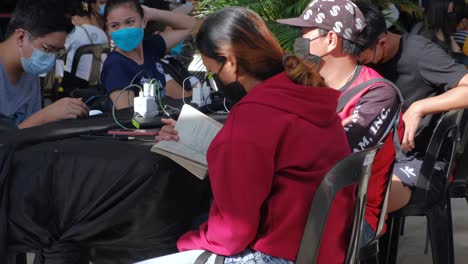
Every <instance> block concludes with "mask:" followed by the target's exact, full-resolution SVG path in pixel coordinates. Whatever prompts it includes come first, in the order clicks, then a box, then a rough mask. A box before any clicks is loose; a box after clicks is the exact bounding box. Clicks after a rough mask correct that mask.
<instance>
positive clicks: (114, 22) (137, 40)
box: [101, 0, 195, 109]
mask: <svg viewBox="0 0 468 264" xmlns="http://www.w3.org/2000/svg"><path fill="white" fill-rule="evenodd" d="M105 17H106V21H107V26H108V31H109V32H110V35H111V38H112V40H113V41H114V43H115V45H116V49H115V50H114V51H112V52H111V53H110V54H109V56H108V58H107V59H106V61H105V62H104V66H103V69H102V74H101V81H102V83H103V86H104V88H105V89H106V91H107V93H108V94H109V96H110V98H111V100H112V101H113V102H114V103H115V106H116V108H117V109H121V108H125V107H129V106H131V105H133V98H134V97H135V90H128V92H124V93H121V91H122V89H124V88H125V87H127V86H129V85H130V84H137V85H143V83H145V82H149V81H150V80H151V79H156V80H157V84H159V85H158V86H159V89H160V91H159V93H160V94H161V96H162V97H164V96H165V89H164V88H165V87H166V81H165V76H164V70H163V68H162V65H161V62H160V59H161V58H163V57H164V55H165V54H166V51H168V50H170V49H171V48H172V47H173V46H175V45H176V44H177V43H179V42H180V41H182V40H183V39H184V38H186V37H187V36H188V35H189V34H190V33H191V32H192V29H193V26H194V25H195V20H194V19H193V18H192V17H189V16H187V15H183V14H178V13H174V12H170V11H163V10H158V9H152V8H148V7H146V6H143V7H142V6H141V5H139V4H138V3H136V2H135V1H133V0H110V1H108V2H107V4H106V12H105ZM147 19H148V20H150V21H151V20H155V21H160V22H163V23H165V24H167V25H170V26H171V27H172V28H174V29H175V30H174V31H171V32H168V33H165V32H162V33H161V34H160V35H154V36H152V37H150V38H148V39H144V40H143V30H144V28H145V26H146V22H147ZM119 95H121V96H120V97H119V100H118V101H117V102H116V99H117V97H118V96H119Z"/></svg>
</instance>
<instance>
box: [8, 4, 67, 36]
mask: <svg viewBox="0 0 468 264" xmlns="http://www.w3.org/2000/svg"><path fill="white" fill-rule="evenodd" d="M64 2H66V1H63V0H20V1H18V3H17V4H16V8H15V10H14V11H13V15H12V17H11V19H10V21H9V23H8V26H7V31H6V34H5V36H6V37H7V38H8V37H10V36H11V35H12V34H13V33H14V32H15V30H17V29H19V28H22V29H24V30H27V31H28V32H29V33H31V35H32V36H33V37H43V36H45V35H47V34H49V33H54V32H66V33H70V32H71V31H72V30H73V24H72V23H71V21H70V19H69V18H67V17H66V16H65V13H66V12H65V11H66V8H65V7H66V6H65V3H64Z"/></svg>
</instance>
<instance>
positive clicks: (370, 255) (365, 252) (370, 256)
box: [359, 165, 393, 264]
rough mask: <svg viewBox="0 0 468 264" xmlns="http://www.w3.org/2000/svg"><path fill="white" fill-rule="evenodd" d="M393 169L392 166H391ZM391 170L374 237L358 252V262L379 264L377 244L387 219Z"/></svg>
mask: <svg viewBox="0 0 468 264" xmlns="http://www.w3.org/2000/svg"><path fill="white" fill-rule="evenodd" d="M391 168H393V165H392V166H391ZM392 171H393V170H392V169H390V171H389V175H388V180H387V189H386V190H385V196H384V200H383V201H382V205H381V208H380V215H379V221H378V222H377V230H376V232H375V235H374V237H373V238H372V239H371V240H370V241H369V242H368V243H367V244H366V245H365V246H363V247H362V248H361V249H360V250H359V262H361V263H369V264H370V263H379V251H380V249H379V243H380V238H381V237H382V236H383V229H384V225H385V221H386V219H387V206H388V199H389V197H390V189H391V186H392Z"/></svg>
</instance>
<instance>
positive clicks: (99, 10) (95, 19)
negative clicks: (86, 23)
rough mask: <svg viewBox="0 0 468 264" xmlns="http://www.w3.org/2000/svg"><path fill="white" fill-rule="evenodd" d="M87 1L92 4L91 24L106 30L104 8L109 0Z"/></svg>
mask: <svg viewBox="0 0 468 264" xmlns="http://www.w3.org/2000/svg"><path fill="white" fill-rule="evenodd" d="M87 2H88V3H89V4H90V5H91V17H90V18H91V24H92V25H94V26H96V27H98V28H100V29H103V30H105V29H106V23H105V19H104V10H105V8H106V2H107V0H87Z"/></svg>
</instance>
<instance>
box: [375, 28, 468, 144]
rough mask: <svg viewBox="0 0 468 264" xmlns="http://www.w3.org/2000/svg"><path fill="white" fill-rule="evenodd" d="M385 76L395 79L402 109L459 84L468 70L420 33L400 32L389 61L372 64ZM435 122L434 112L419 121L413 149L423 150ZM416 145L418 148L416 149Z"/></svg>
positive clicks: (393, 80) (404, 109) (391, 79)
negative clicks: (397, 47) (396, 47)
mask: <svg viewBox="0 0 468 264" xmlns="http://www.w3.org/2000/svg"><path fill="white" fill-rule="evenodd" d="M375 70H376V71H377V72H378V73H380V74H381V75H382V76H383V77H384V78H386V79H388V80H390V81H392V82H394V83H395V84H396V85H397V87H398V88H399V89H400V91H401V94H402V95H403V99H404V105H403V111H406V110H407V109H408V107H409V106H410V105H411V104H412V103H414V102H415V101H418V100H421V99H425V98H428V97H432V96H435V95H439V94H442V93H444V92H445V91H447V90H449V89H451V88H453V87H455V86H457V85H458V83H459V82H460V80H461V79H462V78H463V77H464V76H465V74H467V73H468V71H467V70H466V69H465V67H464V66H463V65H461V64H457V63H455V61H454V60H453V59H452V58H451V57H450V56H449V55H448V54H447V53H446V52H445V51H444V50H442V49H441V48H440V47H439V46H437V45H436V44H435V43H434V42H432V41H430V40H428V39H426V38H425V37H423V36H420V35H414V34H408V33H404V34H402V35H401V40H400V49H399V50H398V53H397V54H396V55H395V57H393V58H392V59H391V60H389V61H388V62H385V63H383V64H380V65H378V66H376V67H375ZM436 124H437V116H436V118H433V116H432V115H427V116H425V117H424V119H423V120H422V121H421V123H420V126H419V129H418V132H417V137H416V139H415V140H416V148H417V149H416V151H417V152H419V153H425V151H426V147H427V144H428V143H429V140H430V138H431V136H432V132H433V130H434V128H435V126H436ZM418 148H419V149H418Z"/></svg>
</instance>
